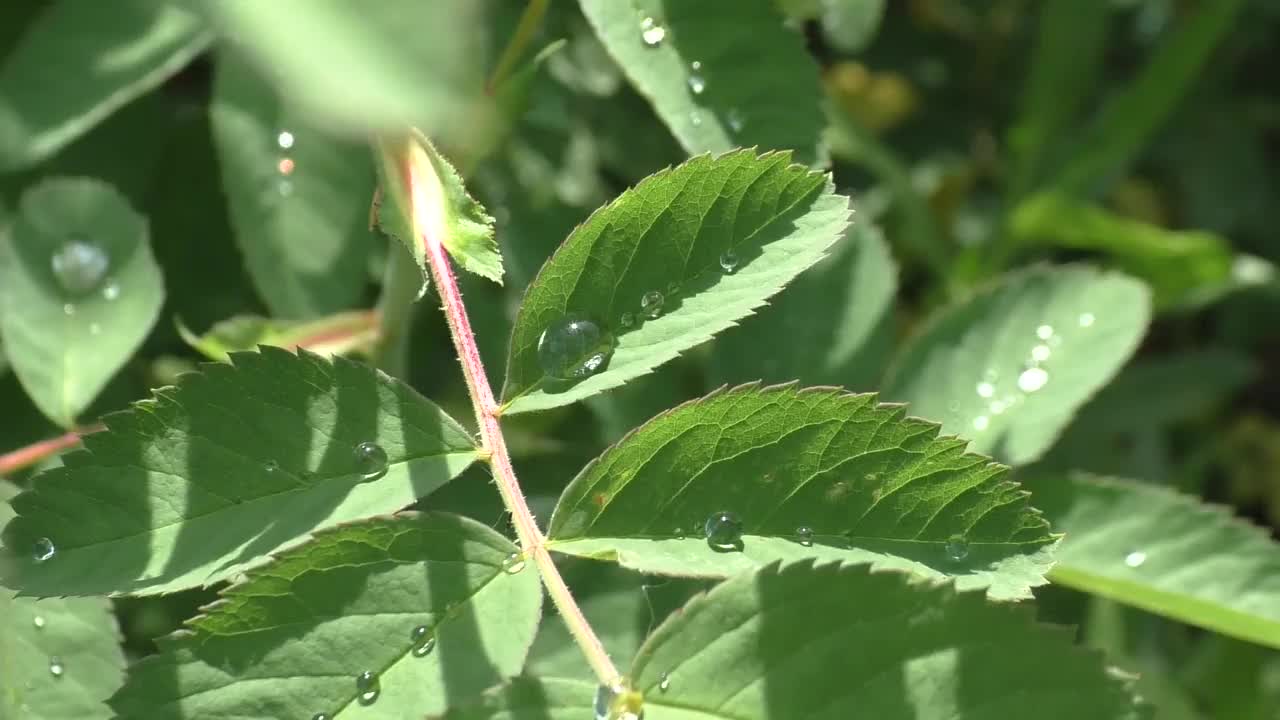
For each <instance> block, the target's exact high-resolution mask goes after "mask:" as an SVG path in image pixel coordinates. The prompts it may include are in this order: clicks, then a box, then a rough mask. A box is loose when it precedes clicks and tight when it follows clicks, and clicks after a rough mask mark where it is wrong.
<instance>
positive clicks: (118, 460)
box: [4, 347, 475, 596]
mask: <svg viewBox="0 0 1280 720" xmlns="http://www.w3.org/2000/svg"><path fill="white" fill-rule="evenodd" d="M105 422H106V425H107V428H108V430H107V431H106V432H101V433H93V434H91V435H88V436H86V437H85V438H84V444H85V451H81V452H74V453H70V454H68V455H66V456H64V458H63V460H64V463H65V466H64V467H61V468H56V469H53V470H50V471H48V472H46V473H44V474H42V475H40V476H39V477H37V478H36V479H35V482H34V486H33V488H32V489H31V490H29V491H27V492H25V493H23V494H22V495H19V496H18V497H17V498H15V499H14V501H13V506H14V509H15V510H17V512H18V517H17V518H15V519H14V520H13V521H12V522H11V523H10V524H9V525H8V526H7V527H6V528H5V530H4V538H5V540H6V542H7V544H8V545H9V546H10V547H12V548H15V549H17V550H18V551H19V553H20V557H19V558H18V559H17V562H16V564H17V566H18V574H19V576H20V582H19V584H18V585H17V586H18V587H19V588H20V589H21V591H22V593H23V594H25V595H36V596H48V595H93V594H114V595H129V594H150V593H161V592H172V591H175V590H179V589H183V588H189V587H195V586H200V585H208V584H211V583H214V582H217V581H219V580H222V579H225V578H228V577H230V576H232V575H234V574H235V573H237V572H241V571H243V570H244V569H245V568H246V567H250V566H252V565H254V564H255V563H257V562H260V561H261V559H262V558H263V556H265V555H267V554H268V553H271V552H274V551H276V550H278V549H280V548H282V547H284V546H287V545H289V544H291V543H293V542H295V541H297V540H300V539H301V538H303V537H304V536H305V535H306V534H307V533H310V532H313V531H316V530H318V529H321V528H324V527H328V526H331V525H335V524H338V523H341V522H346V521H349V520H354V519H358V518H362V517H368V516H370V515H376V514H380V513H387V512H393V511H395V510H398V509H400V508H403V507H404V506H406V505H408V504H409V503H411V502H413V501H414V500H415V499H417V498H420V497H423V496H425V495H426V494H428V493H430V492H431V491H432V490H434V489H436V488H437V487H439V486H440V485H442V484H443V483H445V482H447V481H448V480H449V479H451V478H453V477H455V476H456V475H457V474H458V473H460V472H462V470H463V469H465V468H466V467H467V466H468V465H469V464H470V463H471V462H472V460H473V459H474V458H475V448H474V445H473V444H472V440H471V438H470V436H469V435H468V433H467V432H466V430H464V429H463V428H462V427H461V426H459V425H458V424H457V423H456V422H455V421H454V420H453V419H452V418H450V417H448V416H447V415H445V414H444V412H442V411H441V410H440V409H439V408H437V407H436V406H435V405H433V404H432V403H431V402H429V401H428V400H426V399H424V398H423V397H421V396H420V395H418V394H417V393H415V392H414V391H413V390H411V389H410V388H408V387H407V386H405V385H404V384H402V383H400V382H398V381H396V380H393V379H391V378H389V377H387V376H386V375H384V374H382V373H379V372H377V371H375V370H373V369H372V368H369V367H367V366H364V365H360V364H358V363H355V362H352V361H349V360H345V359H342V358H335V359H334V360H333V361H332V362H330V361H328V360H324V359H321V358H319V357H317V356H315V355H312V354H310V353H306V352H302V353H301V354H299V355H293V354H292V353H289V352H287V351H284V350H280V349H278V348H270V347H263V348H262V351H261V353H235V354H233V355H232V356H231V364H230V365H222V364H209V365H205V366H203V368H202V371H201V372H199V373H192V374H188V375H184V376H182V378H181V379H180V381H179V384H178V386H177V387H168V388H161V389H160V390H157V391H156V393H155V397H154V398H153V399H151V400H147V401H143V402H140V403H136V404H135V405H134V407H133V408H132V409H130V410H128V411H125V412H121V413H115V414H112V415H109V416H107V417H106V418H105ZM365 442H374V443H377V444H378V445H379V446H380V447H381V448H382V449H383V450H384V451H385V453H386V456H387V459H388V466H387V470H386V472H385V474H382V475H381V476H374V477H373V478H372V479H371V480H370V481H366V482H362V480H365V479H366V478H365V475H366V470H367V467H368V466H367V465H363V464H362V463H361V461H360V459H359V457H358V454H357V452H356V451H355V448H356V447H357V446H358V445H360V444H361V443H365ZM42 539H47V540H48V541H49V542H51V543H52V544H53V546H54V547H55V548H56V554H55V556H54V557H53V558H51V559H49V560H47V561H45V562H36V561H35V560H34V558H33V554H32V553H29V552H26V551H23V550H22V549H24V548H35V547H38V546H39V544H40V543H41V541H42Z"/></svg>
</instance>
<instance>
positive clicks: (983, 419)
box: [973, 415, 991, 432]
mask: <svg viewBox="0 0 1280 720" xmlns="http://www.w3.org/2000/svg"><path fill="white" fill-rule="evenodd" d="M989 427H991V418H989V417H987V416H986V415H979V416H978V417H976V418H974V419H973V429H974V430H977V431H978V432H982V431H983V430H986V429H987V428H989Z"/></svg>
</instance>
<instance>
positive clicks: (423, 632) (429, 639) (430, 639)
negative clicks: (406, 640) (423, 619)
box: [409, 625, 436, 657]
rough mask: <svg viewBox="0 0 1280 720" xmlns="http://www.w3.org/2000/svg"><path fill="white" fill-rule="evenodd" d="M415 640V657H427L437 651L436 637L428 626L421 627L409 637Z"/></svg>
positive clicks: (415, 629)
mask: <svg viewBox="0 0 1280 720" xmlns="http://www.w3.org/2000/svg"><path fill="white" fill-rule="evenodd" d="M409 637H410V638H411V639H412V640H413V656H414V657H426V656H428V655H430V654H431V651H432V650H435V649H436V637H435V636H434V635H432V634H431V630H430V629H429V628H428V627H427V626H426V625H419V626H418V627H416V628H414V629H413V633H412V634H411V635H410V636H409Z"/></svg>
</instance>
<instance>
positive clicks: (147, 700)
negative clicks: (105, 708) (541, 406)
mask: <svg viewBox="0 0 1280 720" xmlns="http://www.w3.org/2000/svg"><path fill="white" fill-rule="evenodd" d="M514 552H516V547H515V546H514V545H512V543H511V542H510V541H509V540H507V539H506V538H504V537H502V536H501V535H499V534H498V533H496V532H494V531H493V530H490V529H489V528H487V527H485V526H484V525H481V524H480V523H477V522H475V521H473V520H468V519H466V518H462V517H458V516H455V515H446V514H438V513H434V514H421V515H419V514H416V513H406V514H402V515H397V516H394V517H383V518H373V519H370V520H364V521H360V522H357V523H352V524H349V525H343V526H340V527H338V528H331V529H329V530H325V531H323V532H321V533H317V534H316V536H315V538H314V539H313V540H311V541H310V542H308V543H306V544H304V545H301V546H298V547H296V548H293V549H291V550H288V551H286V552H284V553H282V554H281V555H280V556H278V557H277V558H276V559H274V560H273V561H272V562H271V563H270V564H268V565H265V566H263V567H260V568H256V569H254V570H251V571H249V573H248V574H247V579H245V580H244V581H243V582H240V583H238V584H236V585H233V586H231V587H230V588H228V589H227V590H226V591H224V592H223V594H222V598H221V599H220V600H219V601H218V602H216V603H214V604H213V605H211V606H209V607H207V608H205V612H204V614H202V615H200V616H198V617H196V618H195V619H193V620H192V621H190V623H188V624H189V626H190V629H189V630H184V631H180V632H179V633H176V634H174V635H172V636H169V637H167V638H164V639H162V640H161V641H160V647H161V654H160V655H157V656H151V657H148V658H146V659H144V660H143V661H141V662H140V663H138V664H136V665H134V666H133V668H132V669H131V671H130V677H129V681H128V683H127V684H126V685H125V687H124V688H123V689H122V690H121V691H120V692H119V693H117V694H116V696H115V697H114V698H112V700H111V705H112V707H113V708H114V709H115V710H116V711H117V712H118V713H119V714H120V717H121V718H122V720H123V719H125V718H137V719H138V720H143V719H145V720H164V719H166V718H172V719H173V720H179V719H181V718H196V717H199V718H204V717H236V718H248V717H263V718H265V717H272V718H310V717H312V716H314V715H316V714H317V713H327V714H328V716H329V717H342V718H348V717H358V718H388V719H392V718H394V719H399V718H405V717H421V716H422V715H423V714H424V713H431V712H440V711H443V710H444V709H445V708H446V707H448V706H450V705H456V704H459V703H461V702H463V701H464V700H466V699H469V698H473V697H475V696H478V695H479V694H480V692H481V691H483V690H484V689H485V688H488V687H490V686H492V685H493V684H494V683H496V682H499V681H500V680H501V679H503V678H504V677H508V676H511V675H513V674H515V673H517V672H518V671H519V669H520V666H521V664H522V663H523V662H524V658H525V655H526V654H527V652H528V649H529V646H530V644H531V643H532V641H533V636H534V632H535V631H536V629H537V625H538V620H539V618H540V615H541V602H542V592H541V586H540V585H539V582H538V577H537V573H536V572H535V571H534V570H533V568H532V567H529V568H527V569H525V570H522V571H521V572H518V573H514V574H512V573H508V572H505V571H504V570H503V560H504V559H505V558H506V557H507V556H508V555H510V554H511V553H514ZM419 627H422V628H425V630H424V632H425V635H424V636H423V639H422V640H421V641H419V640H415V638H414V635H413V633H414V630H415V628H419ZM427 638H430V639H432V640H434V643H435V645H434V647H432V648H431V649H430V650H429V651H428V652H426V653H425V654H421V655H419V654H415V652H414V649H415V648H416V647H422V643H423V642H425V641H426V640H427ZM365 671H371V672H374V673H375V674H377V676H378V678H379V688H380V691H379V694H378V696H377V698H376V700H375V701H374V702H372V703H368V704H364V703H361V702H360V701H359V699H358V697H357V696H358V695H359V694H360V693H359V691H358V690H357V687H356V680H355V678H356V677H357V676H358V675H360V674H361V673H363V672H365Z"/></svg>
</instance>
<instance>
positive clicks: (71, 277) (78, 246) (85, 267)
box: [51, 239, 111, 296]
mask: <svg viewBox="0 0 1280 720" xmlns="http://www.w3.org/2000/svg"><path fill="white" fill-rule="evenodd" d="M51 264H52V266H53V276H54V277H55V278H57V280H58V284H59V285H61V286H62V290H63V291H64V292H66V293H67V294H69V295H73V296H80V295H84V294H85V293H87V292H89V291H91V290H93V289H94V288H96V287H98V285H99V284H100V283H101V282H102V279H103V278H104V277H106V275H107V268H108V267H109V266H110V265H111V259H110V258H109V257H107V253H106V252H105V251H104V250H103V249H102V248H100V247H98V246H97V245H94V244H92V243H89V242H85V241H84V240H80V239H76V240H68V241H67V242H65V243H63V245H62V247H60V248H58V252H56V253H54V255H53V258H52V260H51Z"/></svg>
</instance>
